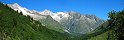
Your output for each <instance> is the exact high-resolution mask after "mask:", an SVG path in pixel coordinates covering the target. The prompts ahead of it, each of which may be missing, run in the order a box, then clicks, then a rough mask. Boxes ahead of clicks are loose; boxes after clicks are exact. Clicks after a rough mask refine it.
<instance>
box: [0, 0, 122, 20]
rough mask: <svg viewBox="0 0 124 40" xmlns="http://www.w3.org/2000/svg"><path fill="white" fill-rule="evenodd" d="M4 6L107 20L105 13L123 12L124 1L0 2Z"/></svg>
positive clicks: (34, 0) (52, 0)
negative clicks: (14, 4)
mask: <svg viewBox="0 0 124 40" xmlns="http://www.w3.org/2000/svg"><path fill="white" fill-rule="evenodd" d="M0 1H1V2H3V3H6V4H12V3H18V4H19V5H20V6H22V7H25V8H27V9H30V10H37V11H43V10H44V9H48V10H51V11H53V12H60V11H64V12H67V11H76V12H79V13H81V14H93V15H96V16H97V17H99V18H101V19H104V20H106V19H108V17H107V15H108V14H107V13H108V12H110V11H112V10H116V11H119V10H123V9H124V0H0Z"/></svg>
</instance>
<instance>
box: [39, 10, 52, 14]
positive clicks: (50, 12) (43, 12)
mask: <svg viewBox="0 0 124 40" xmlns="http://www.w3.org/2000/svg"><path fill="white" fill-rule="evenodd" d="M39 13H40V14H41V15H53V12H52V11H50V10H47V9H45V10H44V11H42V12H39Z"/></svg>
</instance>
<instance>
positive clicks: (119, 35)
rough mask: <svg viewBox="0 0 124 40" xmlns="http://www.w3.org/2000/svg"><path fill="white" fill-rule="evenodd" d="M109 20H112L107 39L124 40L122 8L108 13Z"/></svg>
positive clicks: (123, 12) (123, 13) (123, 14)
mask: <svg viewBox="0 0 124 40" xmlns="http://www.w3.org/2000/svg"><path fill="white" fill-rule="evenodd" d="M109 17H110V20H111V21H113V23H112V24H113V25H112V26H111V27H112V28H111V31H110V32H109V34H110V35H109V38H108V39H113V38H114V39H117V40H124V10H123V11H120V12H116V11H112V12H110V13H109Z"/></svg>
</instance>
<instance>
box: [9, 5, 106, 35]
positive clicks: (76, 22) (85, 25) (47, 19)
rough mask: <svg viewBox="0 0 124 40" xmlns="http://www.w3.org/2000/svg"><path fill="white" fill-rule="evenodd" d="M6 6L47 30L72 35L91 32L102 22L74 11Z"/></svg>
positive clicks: (92, 16)
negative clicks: (37, 9) (38, 22)
mask: <svg viewBox="0 0 124 40" xmlns="http://www.w3.org/2000/svg"><path fill="white" fill-rule="evenodd" d="M7 5H8V6H9V7H10V8H12V9H14V10H15V11H18V12H22V13H23V15H25V16H30V17H32V18H33V20H37V21H40V22H41V23H42V25H44V26H47V28H49V29H52V30H55V31H58V32H62V33H63V32H67V33H69V34H73V35H77V34H86V33H88V32H91V31H93V30H94V29H96V28H97V27H98V26H99V25H100V24H102V23H103V22H104V20H102V19H100V18H98V17H96V16H95V15H89V14H80V13H78V12H74V11H70V12H56V13H54V12H52V11H50V10H47V9H45V10H44V11H40V12H39V11H35V10H29V9H26V8H24V7H21V6H20V5H18V4H17V3H14V4H7Z"/></svg>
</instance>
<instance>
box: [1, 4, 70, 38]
mask: <svg viewBox="0 0 124 40" xmlns="http://www.w3.org/2000/svg"><path fill="white" fill-rule="evenodd" d="M66 39H68V37H67V35H64V33H59V32H56V31H53V30H50V29H47V28H46V27H44V26H42V25H40V23H39V22H37V21H33V20H32V19H31V18H30V17H26V16H23V15H21V14H19V13H18V12H16V11H14V10H12V9H11V8H9V7H7V6H6V5H3V4H0V40H66Z"/></svg>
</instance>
